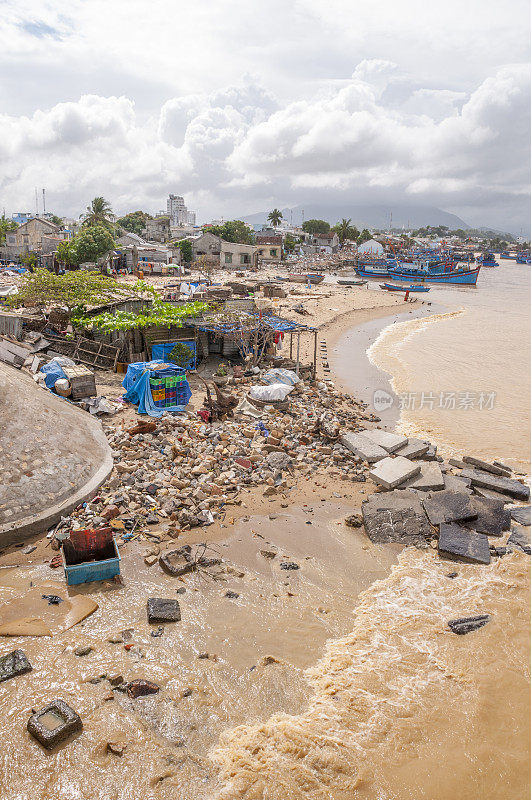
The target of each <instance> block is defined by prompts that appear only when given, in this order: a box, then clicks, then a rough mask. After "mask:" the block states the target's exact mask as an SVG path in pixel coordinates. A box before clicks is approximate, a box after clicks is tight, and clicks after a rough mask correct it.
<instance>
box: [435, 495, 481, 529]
mask: <svg viewBox="0 0 531 800" xmlns="http://www.w3.org/2000/svg"><path fill="white" fill-rule="evenodd" d="M422 502H423V505H424V510H425V511H426V514H427V515H428V519H429V521H430V522H431V524H432V525H440V524H441V523H443V522H460V521H462V520H472V519H476V517H477V511H476V510H474V509H473V507H472V505H471V500H470V495H468V494H464V493H463V492H449V491H443V492H437V494H434V495H433V497H428V498H427V499H426V500H423V501H422Z"/></svg>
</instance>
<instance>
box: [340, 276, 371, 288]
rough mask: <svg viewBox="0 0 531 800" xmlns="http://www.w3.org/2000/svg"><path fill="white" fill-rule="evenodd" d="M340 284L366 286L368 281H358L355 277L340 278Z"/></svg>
mask: <svg viewBox="0 0 531 800" xmlns="http://www.w3.org/2000/svg"><path fill="white" fill-rule="evenodd" d="M337 282H338V283H339V285H340V286H364V285H365V284H366V283H367V281H357V280H355V279H354V278H338V281H337Z"/></svg>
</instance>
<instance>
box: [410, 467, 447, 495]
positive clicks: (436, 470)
mask: <svg viewBox="0 0 531 800" xmlns="http://www.w3.org/2000/svg"><path fill="white" fill-rule="evenodd" d="M444 488H445V481H444V476H443V474H442V472H441V468H440V466H439V464H438V463H437V462H436V461H429V462H424V461H421V462H420V475H419V476H418V477H416V478H413V479H412V481H408V489H417V490H418V491H419V492H429V491H440V490H442V489H444Z"/></svg>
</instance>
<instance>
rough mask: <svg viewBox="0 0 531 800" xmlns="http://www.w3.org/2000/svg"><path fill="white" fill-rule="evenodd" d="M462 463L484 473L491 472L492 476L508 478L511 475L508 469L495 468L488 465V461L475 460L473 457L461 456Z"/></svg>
mask: <svg viewBox="0 0 531 800" xmlns="http://www.w3.org/2000/svg"><path fill="white" fill-rule="evenodd" d="M463 461H464V462H465V464H471V465H472V466H473V467H477V468H478V469H482V470H483V471H484V472H491V473H492V474H493V475H501V476H502V477H505V478H509V477H510V476H511V474H512V470H510V469H504V468H502V467H497V466H496V465H495V464H489V462H488V461H482V460H481V459H480V458H475V456H463Z"/></svg>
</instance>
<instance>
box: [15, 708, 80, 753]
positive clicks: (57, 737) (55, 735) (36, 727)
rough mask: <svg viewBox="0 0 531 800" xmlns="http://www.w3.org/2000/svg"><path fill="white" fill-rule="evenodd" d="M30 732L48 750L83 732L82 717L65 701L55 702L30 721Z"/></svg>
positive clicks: (33, 716) (33, 715)
mask: <svg viewBox="0 0 531 800" xmlns="http://www.w3.org/2000/svg"><path fill="white" fill-rule="evenodd" d="M27 728H28V731H29V732H30V733H31V735H32V736H34V737H35V739H37V741H38V742H40V743H41V744H42V745H43V746H44V747H46V748H47V749H48V750H50V749H51V748H53V747H55V746H56V745H57V744H59V743H60V742H62V741H64V740H65V739H67V738H68V737H69V736H71V735H72V734H74V733H77V732H78V731H80V730H82V728H83V723H82V721H81V717H80V716H79V714H77V713H76V712H75V711H74V709H73V708H70V706H69V705H68V704H67V703H65V702H64V700H54V701H53V702H52V703H49V704H48V705H47V706H45V707H44V708H43V709H41V711H38V712H37V713H36V714H32V715H31V717H30V718H29V720H28V725H27Z"/></svg>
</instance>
